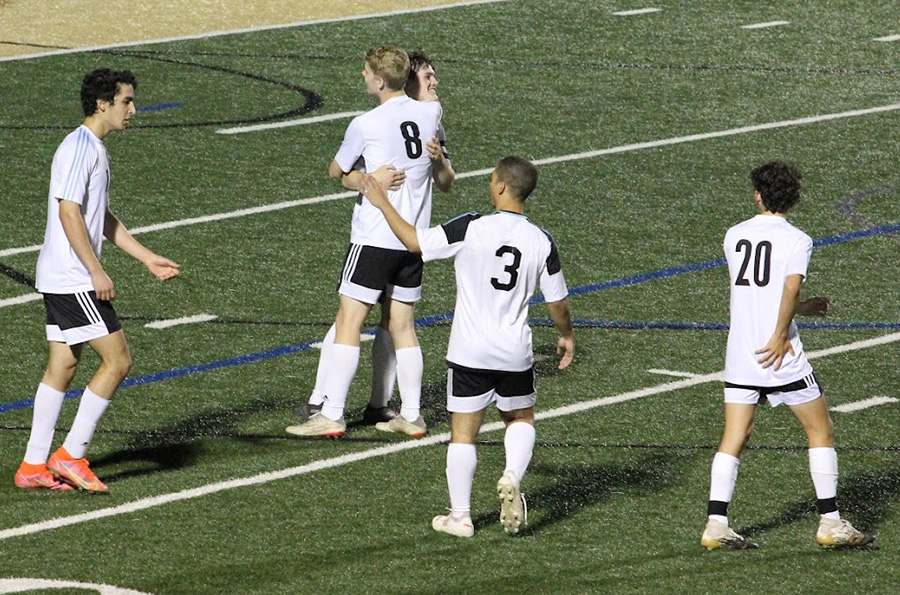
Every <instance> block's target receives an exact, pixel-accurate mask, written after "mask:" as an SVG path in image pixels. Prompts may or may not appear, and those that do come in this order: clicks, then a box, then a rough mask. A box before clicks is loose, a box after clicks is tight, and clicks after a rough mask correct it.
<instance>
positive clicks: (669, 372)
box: [647, 368, 697, 378]
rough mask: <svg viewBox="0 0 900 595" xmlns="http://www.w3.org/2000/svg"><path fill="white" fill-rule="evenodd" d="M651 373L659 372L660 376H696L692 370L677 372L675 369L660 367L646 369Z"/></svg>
mask: <svg viewBox="0 0 900 595" xmlns="http://www.w3.org/2000/svg"><path fill="white" fill-rule="evenodd" d="M647 371H648V372H649V373H651V374H659V375H661V376H677V377H679V378H696V377H697V374H694V373H692V372H678V371H677V370H662V369H660V368H650V369H649V370H647Z"/></svg>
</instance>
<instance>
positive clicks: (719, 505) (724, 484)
mask: <svg viewBox="0 0 900 595" xmlns="http://www.w3.org/2000/svg"><path fill="white" fill-rule="evenodd" d="M740 464H741V460H740V459H738V458H736V457H733V456H731V455H729V454H725V453H724V452H717V453H716V456H714V457H713V462H712V471H711V473H710V482H709V506H708V510H707V513H708V514H709V516H710V518H715V519H716V520H718V521H721V522H723V523H725V524H728V503H729V502H731V497H732V496H733V495H734V486H735V484H736V483H737V476H738V467H740Z"/></svg>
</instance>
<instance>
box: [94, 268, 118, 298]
mask: <svg viewBox="0 0 900 595" xmlns="http://www.w3.org/2000/svg"><path fill="white" fill-rule="evenodd" d="M91 284H92V285H93V286H94V292H95V293H96V294H97V299H98V300H101V301H104V302H108V301H111V300H114V299H115V298H116V288H115V287H114V286H113V282H112V279H110V278H109V275H107V274H106V271H104V270H103V269H101V270H99V271H98V272H96V273H92V274H91Z"/></svg>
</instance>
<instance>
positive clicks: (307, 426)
mask: <svg viewBox="0 0 900 595" xmlns="http://www.w3.org/2000/svg"><path fill="white" fill-rule="evenodd" d="M284 431H285V432H287V433H288V434H293V435H294V436H325V437H330V438H340V437H341V436H343V435H344V434H345V433H346V432H347V424H346V423H344V418H343V417H341V418H340V419H339V420H337V421H333V420H331V419H328V418H327V417H325V416H324V415H322V413H321V412H319V413H315V414H313V415H312V416H311V417H310V418H309V420H307V421H305V422H304V423H302V424H299V425H296V426H288V427H286V428H285V429H284Z"/></svg>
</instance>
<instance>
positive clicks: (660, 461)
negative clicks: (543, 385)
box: [473, 452, 681, 537]
mask: <svg viewBox="0 0 900 595" xmlns="http://www.w3.org/2000/svg"><path fill="white" fill-rule="evenodd" d="M680 460H681V457H680V456H678V455H677V454H676V453H672V452H660V453H654V454H651V455H648V456H644V457H640V458H639V459H638V460H637V461H635V462H634V463H632V464H630V465H615V466H597V467H591V466H578V467H562V466H550V465H534V466H532V467H531V468H530V469H529V474H536V475H543V476H545V477H547V478H548V479H549V484H548V485H546V486H544V487H542V488H540V489H538V490H534V491H527V492H526V502H527V504H528V506H529V511H530V512H529V517H530V520H529V523H528V525H527V527H526V528H525V529H524V530H523V531H521V533H520V535H521V536H523V537H532V536H535V535H537V534H538V533H540V531H541V530H542V529H544V528H546V527H549V526H551V525H553V524H555V523H558V522H560V521H564V520H566V519H568V518H569V517H572V516H574V515H576V514H578V513H579V512H580V511H582V510H584V509H586V508H589V507H591V506H595V505H597V504H600V503H602V502H605V501H606V500H608V499H609V498H610V497H611V496H613V495H620V494H623V493H628V494H631V495H635V494H637V495H641V494H647V493H654V492H659V491H662V490H665V489H666V488H668V487H669V486H670V485H671V484H672V483H673V482H674V481H676V480H677V477H678V476H679V471H678V467H679V464H678V463H679V462H680ZM531 519H534V520H531ZM499 521H500V513H499V512H493V513H489V514H483V515H479V516H478V517H477V518H475V519H473V522H474V524H475V528H476V529H479V528H483V527H486V526H489V525H493V524H496V523H498V522H499Z"/></svg>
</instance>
